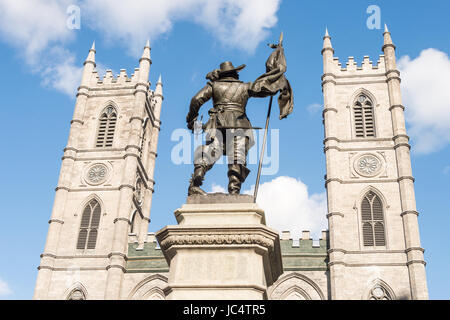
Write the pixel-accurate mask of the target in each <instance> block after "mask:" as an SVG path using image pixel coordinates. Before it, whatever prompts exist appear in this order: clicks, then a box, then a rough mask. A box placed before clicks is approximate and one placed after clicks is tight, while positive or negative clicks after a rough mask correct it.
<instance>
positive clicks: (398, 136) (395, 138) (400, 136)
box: [392, 134, 409, 141]
mask: <svg viewBox="0 0 450 320" xmlns="http://www.w3.org/2000/svg"><path fill="white" fill-rule="evenodd" d="M399 138H405V139H406V140H408V141H409V136H408V135H406V134H398V135H396V136H394V137H393V138H392V139H393V140H394V141H395V140H397V139H399Z"/></svg>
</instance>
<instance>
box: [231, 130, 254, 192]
mask: <svg viewBox="0 0 450 320" xmlns="http://www.w3.org/2000/svg"><path fill="white" fill-rule="evenodd" d="M248 145H249V143H248V137H246V136H244V135H235V136H234V139H231V141H229V142H228V143H227V155H228V192H229V193H230V194H239V193H240V192H241V186H242V183H243V182H244V181H245V179H246V178H247V176H248V175H249V173H250V170H249V169H248V168H247V167H246V164H247V161H246V160H247V153H248ZM231 150H232V152H231V153H230V151H231Z"/></svg>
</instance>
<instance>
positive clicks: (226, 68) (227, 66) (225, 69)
mask: <svg viewBox="0 0 450 320" xmlns="http://www.w3.org/2000/svg"><path fill="white" fill-rule="evenodd" d="M244 68H245V64H241V65H240V66H239V67H236V68H235V67H234V66H233V64H232V63H231V62H230V61H225V62H222V63H221V64H220V69H219V70H218V71H219V74H224V73H229V72H232V71H236V72H239V71H241V70H242V69H244Z"/></svg>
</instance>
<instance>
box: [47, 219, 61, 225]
mask: <svg viewBox="0 0 450 320" xmlns="http://www.w3.org/2000/svg"><path fill="white" fill-rule="evenodd" d="M52 222H55V223H60V224H64V221H62V220H59V219H50V220H48V223H49V224H50V223H52Z"/></svg>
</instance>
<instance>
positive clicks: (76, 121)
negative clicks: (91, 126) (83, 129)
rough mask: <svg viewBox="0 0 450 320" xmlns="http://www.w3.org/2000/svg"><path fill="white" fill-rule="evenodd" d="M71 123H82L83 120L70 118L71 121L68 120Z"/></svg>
mask: <svg viewBox="0 0 450 320" xmlns="http://www.w3.org/2000/svg"><path fill="white" fill-rule="evenodd" d="M73 123H79V124H81V125H83V124H84V122H83V121H81V120H79V119H73V120H71V121H70V124H73Z"/></svg>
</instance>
